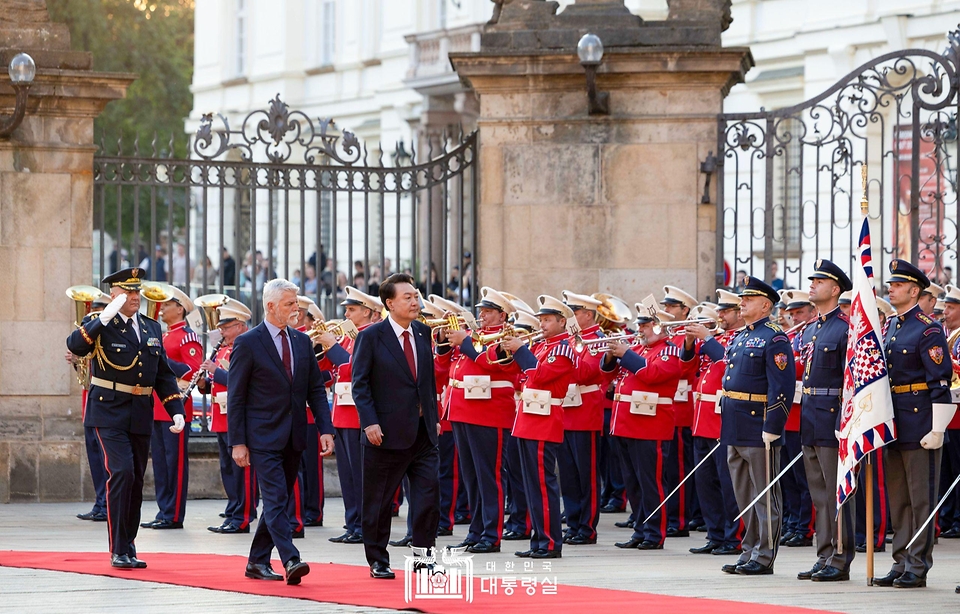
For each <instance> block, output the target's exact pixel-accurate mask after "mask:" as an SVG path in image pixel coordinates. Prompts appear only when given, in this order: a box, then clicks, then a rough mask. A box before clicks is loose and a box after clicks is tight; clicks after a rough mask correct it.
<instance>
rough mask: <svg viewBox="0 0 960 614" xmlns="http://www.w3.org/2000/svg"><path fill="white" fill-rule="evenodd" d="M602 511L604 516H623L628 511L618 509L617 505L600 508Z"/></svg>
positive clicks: (622, 508) (623, 508)
mask: <svg viewBox="0 0 960 614" xmlns="http://www.w3.org/2000/svg"><path fill="white" fill-rule="evenodd" d="M600 511H601V512H603V513H604V514H622V513H623V512H625V511H627V508H625V507H618V506H616V505H604V506H603V507H601V508H600Z"/></svg>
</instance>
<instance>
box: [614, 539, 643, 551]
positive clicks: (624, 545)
mask: <svg viewBox="0 0 960 614" xmlns="http://www.w3.org/2000/svg"><path fill="white" fill-rule="evenodd" d="M642 543H643V540H642V539H640V538H639V537H631V538H630V539H628V540H627V541H625V542H617V543H615V544H614V546H616V547H617V548H623V549H624V550H627V549H629V548H636V547H638V546H639V545H640V544H642Z"/></svg>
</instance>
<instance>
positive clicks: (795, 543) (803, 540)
mask: <svg viewBox="0 0 960 614" xmlns="http://www.w3.org/2000/svg"><path fill="white" fill-rule="evenodd" d="M784 545H785V546H787V547H788V548H806V547H807V546H812V545H813V538H812V537H805V536H803V535H801V534H799V533H794V534H793V537H791V538H790V539H788V540H787V543H786V544H784Z"/></svg>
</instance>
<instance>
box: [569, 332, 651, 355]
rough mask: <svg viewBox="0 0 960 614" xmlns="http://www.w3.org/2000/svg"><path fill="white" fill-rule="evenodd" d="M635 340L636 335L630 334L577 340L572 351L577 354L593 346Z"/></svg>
mask: <svg viewBox="0 0 960 614" xmlns="http://www.w3.org/2000/svg"><path fill="white" fill-rule="evenodd" d="M636 338H637V333H631V334H627V335H610V336H609V337H598V338H597V339H587V340H586V341H584V340H583V339H579V338H578V339H577V340H576V341H575V342H574V344H573V349H575V350H576V351H577V352H578V353H579V352H582V351H583V349H584V348H587V347H590V346H593V345H606V344H608V343H613V342H617V343H619V342H621V341H626V342H631V341H633V340H635V339H636ZM604 349H606V348H604Z"/></svg>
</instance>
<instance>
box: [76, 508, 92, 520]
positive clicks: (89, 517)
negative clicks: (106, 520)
mask: <svg viewBox="0 0 960 614" xmlns="http://www.w3.org/2000/svg"><path fill="white" fill-rule="evenodd" d="M94 516H96V512H94V511H93V510H90V511H89V512H87V513H86V514H77V518H79V519H80V520H93V517H94Z"/></svg>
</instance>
